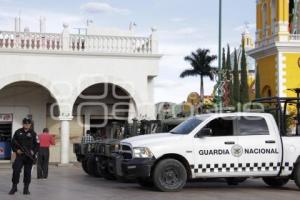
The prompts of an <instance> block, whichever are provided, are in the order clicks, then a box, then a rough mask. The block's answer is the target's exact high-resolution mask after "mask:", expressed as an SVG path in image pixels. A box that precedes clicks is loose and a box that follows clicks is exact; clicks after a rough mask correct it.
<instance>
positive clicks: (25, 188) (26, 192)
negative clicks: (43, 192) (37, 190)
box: [23, 184, 30, 195]
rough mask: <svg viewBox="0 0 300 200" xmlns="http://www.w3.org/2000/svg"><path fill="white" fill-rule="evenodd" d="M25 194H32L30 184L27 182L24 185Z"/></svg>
mask: <svg viewBox="0 0 300 200" xmlns="http://www.w3.org/2000/svg"><path fill="white" fill-rule="evenodd" d="M23 194H24V195H30V192H29V184H25V185H24V190H23Z"/></svg>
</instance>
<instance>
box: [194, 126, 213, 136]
mask: <svg viewBox="0 0 300 200" xmlns="http://www.w3.org/2000/svg"><path fill="white" fill-rule="evenodd" d="M212 133H213V132H212V129H211V128H203V129H201V130H200V131H199V132H198V133H197V137H198V138H201V137H205V136H211V135H212Z"/></svg>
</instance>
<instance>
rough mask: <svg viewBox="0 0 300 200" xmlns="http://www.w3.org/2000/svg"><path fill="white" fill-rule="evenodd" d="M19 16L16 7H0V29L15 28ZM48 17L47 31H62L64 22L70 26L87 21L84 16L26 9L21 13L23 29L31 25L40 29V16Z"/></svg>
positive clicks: (34, 28) (35, 28) (31, 29)
mask: <svg viewBox="0 0 300 200" xmlns="http://www.w3.org/2000/svg"><path fill="white" fill-rule="evenodd" d="M16 16H19V13H18V11H16V10H15V9H2V8H0V29H2V30H13V29H14V18H15V17H16ZM41 16H43V17H46V29H47V30H46V31H47V32H61V31H62V29H63V28H62V24H63V23H68V24H69V25H70V27H75V26H79V25H81V24H82V23H84V22H85V19H84V17H83V16H80V15H73V14H67V13H60V12H51V11H45V10H38V9H26V10H24V11H23V10H22V12H21V13H20V17H21V29H23V28H24V27H29V28H30V31H33V32H36V31H39V18H40V17H41Z"/></svg>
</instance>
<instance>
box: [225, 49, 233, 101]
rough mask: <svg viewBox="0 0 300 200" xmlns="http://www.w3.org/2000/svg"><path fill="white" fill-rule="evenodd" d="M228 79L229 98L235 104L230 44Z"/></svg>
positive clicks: (227, 62) (227, 64)
mask: <svg viewBox="0 0 300 200" xmlns="http://www.w3.org/2000/svg"><path fill="white" fill-rule="evenodd" d="M226 70H227V71H226V79H227V81H228V92H229V99H230V104H231V105H233V103H234V100H233V99H234V98H233V81H232V66H231V59H230V46H229V44H228V45H227V57H226Z"/></svg>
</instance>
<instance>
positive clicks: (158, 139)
mask: <svg viewBox="0 0 300 200" xmlns="http://www.w3.org/2000/svg"><path fill="white" fill-rule="evenodd" d="M182 137H183V135H177V134H172V133H157V134H149V135H140V136H136V137H132V138H128V139H125V140H122V141H121V143H127V144H131V146H132V147H150V146H152V145H154V144H155V145H159V144H163V143H170V142H172V141H176V140H180V138H182Z"/></svg>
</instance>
